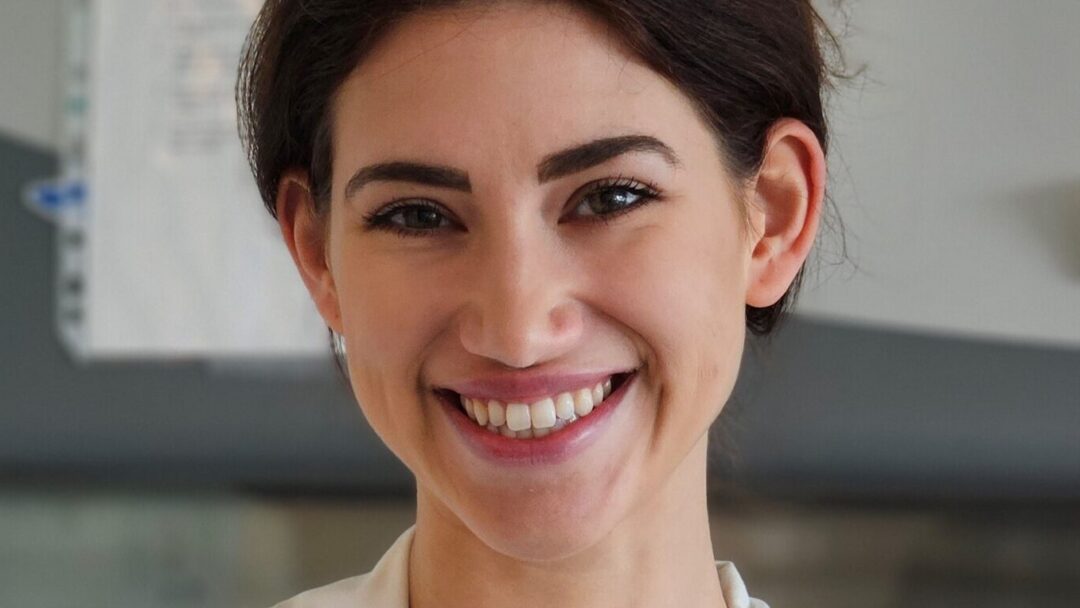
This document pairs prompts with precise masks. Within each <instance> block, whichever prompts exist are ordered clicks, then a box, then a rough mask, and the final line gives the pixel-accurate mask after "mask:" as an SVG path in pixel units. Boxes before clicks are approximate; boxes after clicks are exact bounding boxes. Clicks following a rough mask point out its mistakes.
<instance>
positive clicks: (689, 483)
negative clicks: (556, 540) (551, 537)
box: [409, 437, 726, 608]
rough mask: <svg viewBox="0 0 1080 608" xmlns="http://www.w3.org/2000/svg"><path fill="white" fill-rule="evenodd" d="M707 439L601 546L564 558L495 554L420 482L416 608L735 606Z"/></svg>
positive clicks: (412, 579) (414, 553) (414, 555)
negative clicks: (709, 479)
mask: <svg viewBox="0 0 1080 608" xmlns="http://www.w3.org/2000/svg"><path fill="white" fill-rule="evenodd" d="M706 441H707V440H706V437H702V439H701V441H699V442H698V444H697V445H696V446H695V447H694V448H693V450H692V451H691V453H690V454H689V455H688V456H687V458H686V459H685V460H684V461H683V463H682V464H681V465H680V466H679V468H678V469H676V471H674V473H673V474H672V476H671V477H670V478H669V479H668V480H667V481H666V483H665V484H664V485H663V486H662V487H661V488H659V489H658V491H657V492H655V493H652V494H651V495H650V496H648V497H647V500H644V501H643V502H642V503H641V504H638V505H636V506H635V507H634V508H633V510H632V511H631V512H629V513H628V514H627V516H626V517H624V518H623V520H622V521H620V522H619V523H618V524H616V526H615V527H614V528H613V529H612V530H611V532H610V533H609V534H607V535H606V536H605V537H604V538H603V539H602V540H601V541H600V542H599V543H597V544H596V545H594V546H592V547H589V548H588V549H586V550H584V551H582V552H580V553H578V554H576V555H573V556H570V557H568V558H566V559H563V560H558V561H555V562H544V563H535V562H521V561H518V560H515V559H512V558H509V557H507V556H505V555H503V554H500V553H498V552H496V551H494V550H492V549H491V548H490V547H488V546H487V545H485V544H484V543H483V542H482V541H481V540H480V539H478V538H477V537H476V536H475V535H474V534H473V533H472V532H471V531H470V530H469V529H468V528H467V527H465V526H464V524H462V522H461V521H460V520H459V519H458V518H457V517H456V516H454V514H453V513H452V512H451V511H450V510H449V509H447V507H446V506H445V504H443V503H441V502H440V501H439V500H438V498H437V497H435V496H433V495H432V494H431V493H429V492H427V491H426V490H425V489H424V488H423V487H419V488H418V500H417V520H416V532H415V536H414V538H413V544H412V550H411V552H410V559H409V594H410V602H409V604H410V606H411V608H434V607H436V606H439V607H444V608H457V607H465V606H468V607H470V608H472V607H480V608H483V607H486V606H515V607H516V608H532V607H540V606H544V607H547V606H553V605H554V606H567V607H570V608H591V607H593V606H596V607H600V606H603V607H605V608H606V607H609V606H686V607H688V608H698V607H700V608H705V607H709V608H716V607H720V608H726V604H725V603H724V599H723V595H722V591H721V588H720V583H719V580H718V578H717V574H716V567H715V562H714V557H713V551H712V543H711V540H710V536H709V518H708V507H707V501H706V492H705V462H706Z"/></svg>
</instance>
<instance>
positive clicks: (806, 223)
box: [746, 118, 826, 308]
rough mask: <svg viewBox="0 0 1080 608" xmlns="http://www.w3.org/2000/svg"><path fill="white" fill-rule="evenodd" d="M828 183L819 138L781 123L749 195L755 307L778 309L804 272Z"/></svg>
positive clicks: (750, 288) (749, 296)
mask: <svg viewBox="0 0 1080 608" xmlns="http://www.w3.org/2000/svg"><path fill="white" fill-rule="evenodd" d="M825 179H826V172H825V152H824V151H823V150H822V148H821V143H820V142H819V141H818V138H817V136H816V135H815V134H814V132H813V131H811V130H810V128H809V127H807V126H806V125H805V124H803V123H802V122H800V121H798V120H795V119H790V118H785V119H782V120H779V121H777V122H776V123H775V124H774V125H773V126H772V128H771V129H770V130H769V135H768V138H767V141H766V144H765V157H764V160H763V161H762V164H761V169H760V170H759V171H758V173H757V175H756V176H755V178H754V179H753V181H752V182H751V186H750V189H749V192H748V195H749V199H748V200H749V201H751V203H752V204H751V205H750V206H749V207H750V208H749V209H748V212H749V213H750V223H751V225H752V228H753V234H751V239H750V242H749V245H750V247H751V254H750V259H749V267H748V269H747V285H746V303H747V304H749V305H750V306H754V307H758V308H765V307H768V306H772V305H773V304H775V303H776V302H777V301H778V300H779V299H780V298H781V297H782V296H783V295H784V292H786V291H787V289H788V287H790V286H791V282H792V281H793V280H794V279H795V275H796V274H798V272H799V269H800V268H802V265H803V262H805V261H806V257H807V255H809V253H810V248H811V247H812V246H813V244H814V238H815V237H816V236H817V228H818V222H819V219H820V216H821V207H822V203H823V201H824V198H825Z"/></svg>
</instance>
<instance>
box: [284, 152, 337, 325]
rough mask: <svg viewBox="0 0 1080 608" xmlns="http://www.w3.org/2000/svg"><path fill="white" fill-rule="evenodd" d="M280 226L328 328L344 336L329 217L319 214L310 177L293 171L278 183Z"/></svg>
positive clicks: (286, 243)
mask: <svg viewBox="0 0 1080 608" xmlns="http://www.w3.org/2000/svg"><path fill="white" fill-rule="evenodd" d="M275 209H276V210H277V220H278V227H279V228H280V229H281V236H282V238H283V239H284V240H285V245H286V246H287V247H288V248H289V253H290V254H292V258H293V262H294V263H295V264H296V268H297V270H299V271H300V278H301V279H302V280H303V281H304V286H305V287H307V290H308V293H309V294H311V299H312V301H313V302H315V307H316V308H318V310H319V314H320V315H322V318H323V320H324V321H325V322H326V324H327V326H328V327H330V328H331V329H333V330H334V331H335V332H337V333H339V334H340V333H343V329H342V324H341V309H340V306H339V304H338V298H337V288H336V286H335V284H334V276H333V273H332V272H331V268H330V260H329V257H328V252H327V242H328V241H327V239H328V233H329V228H330V227H329V225H327V224H328V222H329V219H328V216H321V215H320V214H319V213H318V212H317V211H316V206H315V199H314V196H313V195H312V193H311V186H310V181H309V180H308V177H307V174H306V173H304V172H302V171H299V170H293V171H289V172H286V173H285V175H283V176H282V178H281V180H280V181H279V182H278V190H277V201H276V202H275Z"/></svg>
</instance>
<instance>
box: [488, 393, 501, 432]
mask: <svg viewBox="0 0 1080 608" xmlns="http://www.w3.org/2000/svg"><path fill="white" fill-rule="evenodd" d="M487 408H488V422H489V423H491V424H494V425H495V426H502V425H504V424H506V410H504V409H503V404H501V403H499V402H498V401H496V400H494V399H492V400H491V401H488V404H487Z"/></svg>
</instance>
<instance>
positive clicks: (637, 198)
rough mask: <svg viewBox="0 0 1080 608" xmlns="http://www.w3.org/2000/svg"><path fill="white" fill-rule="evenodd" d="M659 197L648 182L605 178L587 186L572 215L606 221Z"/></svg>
mask: <svg viewBox="0 0 1080 608" xmlns="http://www.w3.org/2000/svg"><path fill="white" fill-rule="evenodd" d="M659 198H660V192H659V191H657V190H656V188H655V187H653V186H651V185H649V184H643V183H641V182H638V181H635V180H633V179H630V178H628V177H618V178H615V179H607V180H604V181H601V182H598V183H595V184H592V185H590V186H589V190H587V191H586V192H585V194H584V195H582V197H581V199H580V200H579V201H578V203H577V205H575V207H574V212H573V213H572V215H576V216H578V217H586V218H590V219H595V220H604V221H606V220H610V219H613V218H615V217H617V216H619V215H622V214H623V213H625V212H627V211H631V210H633V209H635V208H637V207H640V206H642V205H644V204H646V203H648V202H650V201H653V200H656V199H659Z"/></svg>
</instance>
